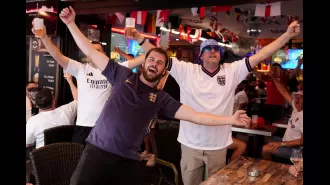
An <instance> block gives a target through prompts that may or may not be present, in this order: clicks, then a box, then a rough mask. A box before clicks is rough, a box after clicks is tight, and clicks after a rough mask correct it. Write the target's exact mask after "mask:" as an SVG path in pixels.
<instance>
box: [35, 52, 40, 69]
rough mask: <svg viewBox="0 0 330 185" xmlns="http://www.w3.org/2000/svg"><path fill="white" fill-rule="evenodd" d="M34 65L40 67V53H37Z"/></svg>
mask: <svg viewBox="0 0 330 185" xmlns="http://www.w3.org/2000/svg"><path fill="white" fill-rule="evenodd" d="M34 67H35V68H37V67H39V55H35V57H34Z"/></svg>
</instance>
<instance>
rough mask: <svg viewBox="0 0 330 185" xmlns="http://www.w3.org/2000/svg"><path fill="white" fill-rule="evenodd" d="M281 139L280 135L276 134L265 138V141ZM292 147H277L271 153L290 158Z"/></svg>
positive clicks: (280, 140) (279, 140) (278, 140)
mask: <svg viewBox="0 0 330 185" xmlns="http://www.w3.org/2000/svg"><path fill="white" fill-rule="evenodd" d="M282 141H283V139H282V138H281V137H277V136H271V137H269V138H267V139H266V143H270V142H282ZM292 149H293V148H290V147H279V148H277V149H276V150H275V151H274V152H273V155H275V156H277V157H280V158H285V159H289V160H290V157H291V154H292Z"/></svg>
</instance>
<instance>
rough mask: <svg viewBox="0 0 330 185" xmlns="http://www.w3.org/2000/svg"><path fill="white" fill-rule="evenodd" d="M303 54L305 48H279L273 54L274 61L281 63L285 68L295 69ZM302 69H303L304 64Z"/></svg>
mask: <svg viewBox="0 0 330 185" xmlns="http://www.w3.org/2000/svg"><path fill="white" fill-rule="evenodd" d="M302 56H303V49H288V50H278V51H277V52H276V53H275V54H274V55H273V56H272V63H279V64H281V66H282V68H283V69H295V68H296V67H297V65H298V59H299V58H301V57H302ZM300 69H303V65H301V68H300Z"/></svg>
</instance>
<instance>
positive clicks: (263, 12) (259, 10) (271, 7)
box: [254, 2, 281, 17]
mask: <svg viewBox="0 0 330 185" xmlns="http://www.w3.org/2000/svg"><path fill="white" fill-rule="evenodd" d="M279 15H281V2H275V3H270V4H257V6H256V11H255V13H254V16H256V17H272V16H279Z"/></svg>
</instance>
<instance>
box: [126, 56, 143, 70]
mask: <svg viewBox="0 0 330 185" xmlns="http://www.w3.org/2000/svg"><path fill="white" fill-rule="evenodd" d="M145 57H146V55H145V54H144V55H140V56H138V57H135V58H134V59H132V60H129V61H128V68H129V69H133V68H135V67H137V66H139V65H141V64H142V63H143V62H144V61H145Z"/></svg>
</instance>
